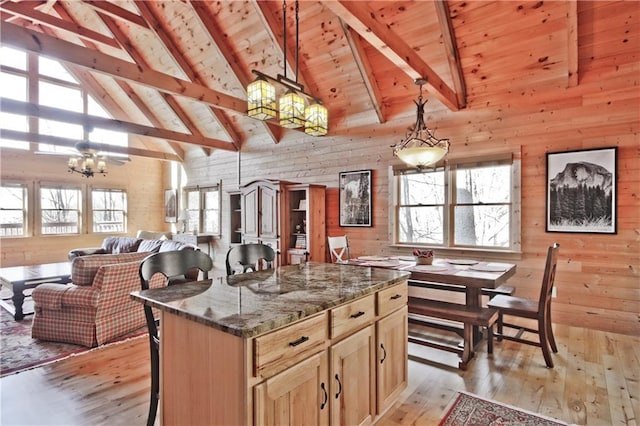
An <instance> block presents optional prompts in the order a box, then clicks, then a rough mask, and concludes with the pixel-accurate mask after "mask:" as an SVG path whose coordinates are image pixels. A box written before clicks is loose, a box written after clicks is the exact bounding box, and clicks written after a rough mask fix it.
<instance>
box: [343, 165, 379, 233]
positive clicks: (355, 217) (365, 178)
mask: <svg viewBox="0 0 640 426" xmlns="http://www.w3.org/2000/svg"><path fill="white" fill-rule="evenodd" d="M339 189H340V191H339V194H340V204H339V206H340V212H339V213H340V226H372V225H373V224H372V221H371V209H372V202H371V170H358V171H354V172H341V173H340V177H339Z"/></svg>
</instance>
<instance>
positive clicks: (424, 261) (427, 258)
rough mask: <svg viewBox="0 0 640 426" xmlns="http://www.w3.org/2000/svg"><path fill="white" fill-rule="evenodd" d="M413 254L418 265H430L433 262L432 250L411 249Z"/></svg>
mask: <svg viewBox="0 0 640 426" xmlns="http://www.w3.org/2000/svg"><path fill="white" fill-rule="evenodd" d="M413 255H414V256H415V258H416V263H417V264H418V265H431V264H432V263H433V250H423V249H413Z"/></svg>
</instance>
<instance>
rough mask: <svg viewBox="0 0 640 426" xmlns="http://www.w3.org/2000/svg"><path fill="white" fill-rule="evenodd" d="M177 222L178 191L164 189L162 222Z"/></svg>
mask: <svg viewBox="0 0 640 426" xmlns="http://www.w3.org/2000/svg"><path fill="white" fill-rule="evenodd" d="M177 220H178V190H177V189H166V190H165V191H164V221H165V222H167V223H176V222H177Z"/></svg>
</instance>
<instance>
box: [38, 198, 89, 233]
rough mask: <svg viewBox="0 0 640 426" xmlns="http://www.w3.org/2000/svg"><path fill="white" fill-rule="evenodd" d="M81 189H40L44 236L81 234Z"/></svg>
mask: <svg viewBox="0 0 640 426" xmlns="http://www.w3.org/2000/svg"><path fill="white" fill-rule="evenodd" d="M80 200H81V194H80V190H79V189H72V188H46V187H42V188H40V213H41V217H42V234H43V235H51V234H78V233H80V222H79V218H80Z"/></svg>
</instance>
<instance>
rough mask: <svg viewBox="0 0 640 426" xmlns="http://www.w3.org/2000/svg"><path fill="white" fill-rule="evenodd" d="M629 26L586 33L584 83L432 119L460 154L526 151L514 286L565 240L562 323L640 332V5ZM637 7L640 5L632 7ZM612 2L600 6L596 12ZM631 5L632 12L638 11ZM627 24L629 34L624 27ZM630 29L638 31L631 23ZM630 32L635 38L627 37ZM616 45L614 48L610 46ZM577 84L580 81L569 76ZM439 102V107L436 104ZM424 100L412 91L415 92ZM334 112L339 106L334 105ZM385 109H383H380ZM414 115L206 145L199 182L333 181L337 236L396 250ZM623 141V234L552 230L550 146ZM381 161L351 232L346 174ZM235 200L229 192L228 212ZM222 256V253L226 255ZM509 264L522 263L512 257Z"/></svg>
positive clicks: (473, 99)
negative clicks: (393, 184)
mask: <svg viewBox="0 0 640 426" xmlns="http://www.w3.org/2000/svg"><path fill="white" fill-rule="evenodd" d="M610 7H613V8H618V9H616V10H618V12H616V13H617V14H616V15H615V16H621V15H620V14H622V15H625V16H628V15H631V16H632V19H630V20H629V19H628V20H627V21H625V23H624V25H622V24H621V25H620V26H618V25H617V24H616V25H606V26H596V27H595V28H582V29H580V33H579V35H580V56H579V73H580V74H579V84H578V85H577V87H572V88H567V87H561V88H558V87H547V88H544V87H543V86H541V87H536V88H531V90H529V91H527V92H526V93H522V94H512V93H508V92H505V93H504V94H502V95H499V96H491V97H483V96H480V94H476V95H474V96H470V99H469V105H468V107H467V108H466V109H464V110H462V111H459V112H448V111H445V110H442V109H441V110H438V111H435V112H431V111H430V106H429V104H428V105H427V123H428V124H431V125H435V126H437V129H438V130H437V131H438V135H440V136H446V137H448V138H450V140H451V142H452V148H451V153H450V156H451V157H464V156H474V155H482V154H485V153H490V152H503V151H513V152H520V153H521V158H522V251H523V253H522V256H521V258H520V259H518V260H516V262H517V264H518V272H517V275H516V276H515V277H514V279H513V280H512V283H513V284H514V285H515V286H516V287H517V294H518V295H520V296H525V297H532V298H535V297H537V295H538V291H539V286H540V281H541V279H542V272H543V268H544V258H545V255H546V249H547V247H548V246H549V245H551V244H552V243H553V242H558V243H559V244H560V247H561V248H560V264H559V267H558V272H557V279H556V280H557V281H556V284H557V297H556V298H555V299H554V302H553V315H554V319H553V320H554V321H555V322H560V323H563V324H570V325H580V326H586V327H590V328H594V329H600V330H606V331H615V332H620V333H626V334H638V333H640V324H639V320H638V313H639V312H640V244H639V240H640V238H639V237H638V235H639V234H640V217H639V212H640V200H639V196H638V188H640V176H639V175H640V161H639V160H640V138H639V136H638V130H639V127H640V118H639V117H640V107H639V104H640V89H639V84H640V79H639V75H640V73H639V71H640V62H639V58H638V51H637V49H638V44H639V42H638V37H639V31H638V28H637V25H638V15H637V11H636V13H635V14H634V13H633V12H630V13H624V12H620V10H619V7H620V4H617V5H613V6H610ZM626 7H627V8H633V6H632V5H629V4H626ZM595 8H600V9H599V10H598V11H595V12H594V10H593V9H595ZM602 8H603V6H602V3H597V4H596V3H594V4H593V9H592V6H591V3H590V2H585V4H581V7H580V13H581V14H593V13H606V11H605V12H603V10H602ZM627 11H631V9H627ZM625 25H626V28H627V30H624V28H625ZM629 26H631V27H633V31H628V28H629ZM624 37H627V40H626V41H625V40H623V38H624ZM605 45H606V46H607V47H606V49H605V47H604V46H605ZM567 81H568V80H567ZM429 102H430V103H437V101H436V100H433V99H432V100H430V101H429ZM407 103H408V104H411V105H412V104H413V100H412V99H407ZM330 109H331V107H330V105H329V110H330ZM371 114H372V115H373V114H374V112H373V111H371ZM412 120H413V118H397V119H396V117H392V118H391V119H390V120H389V121H388V122H387V123H385V124H381V125H375V126H370V127H362V128H352V127H350V128H349V130H344V129H345V126H349V125H350V124H351V123H341V125H335V123H334V124H333V126H335V127H331V128H330V136H328V137H323V138H312V137H307V136H305V135H304V134H302V133H300V132H291V131H290V132H288V133H287V134H286V136H285V137H284V139H283V140H282V141H281V142H280V143H279V144H277V145H274V144H273V143H268V142H265V140H266V137H264V136H262V135H256V136H250V137H249V138H248V140H247V141H246V142H245V144H244V146H243V149H242V153H241V155H240V159H241V160H240V178H238V156H237V154H235V153H223V152H216V153H214V155H212V156H211V157H210V158H206V157H204V156H203V155H201V154H199V153H194V154H193V155H190V156H189V158H188V162H187V164H186V168H187V173H188V176H189V181H190V183H206V182H215V181H217V180H218V179H222V182H223V190H224V191H228V190H232V189H234V188H235V187H236V186H237V184H238V181H240V182H241V183H242V184H245V183H247V182H250V181H252V180H254V179H258V178H270V179H285V180H290V181H298V182H303V183H317V184H322V185H326V186H327V188H328V190H327V215H328V217H327V235H340V234H345V233H346V234H347V235H348V236H349V239H350V241H351V243H352V255H355V256H358V255H363V254H372V253H374V254H378V253H387V254H396V253H398V251H397V250H394V249H393V248H391V247H390V246H389V245H390V243H391V240H390V238H391V237H390V229H389V214H390V212H389V208H388V203H389V176H388V169H389V166H390V165H392V164H396V163H397V160H396V159H394V158H393V157H392V155H391V150H390V148H389V146H390V145H391V144H393V143H395V142H397V141H398V140H399V139H400V138H401V136H402V135H403V134H404V131H405V129H406V127H408V126H409V125H411V124H412ZM610 146H616V147H618V206H617V207H618V218H617V220H618V232H617V234H616V235H603V234H565V233H547V232H545V182H546V176H545V175H546V153H547V152H558V151H566V150H580V149H588V148H596V147H610ZM361 169H372V170H373V184H374V195H373V196H374V211H373V216H374V219H373V220H374V226H373V227H371V228H340V227H339V225H338V192H337V186H338V173H339V172H342V171H350V170H361ZM228 204H229V198H228V196H227V195H226V194H225V195H224V196H223V211H226V210H227V209H228ZM222 226H223V238H222V240H221V241H219V242H217V247H216V251H217V253H219V255H218V256H216V266H217V267H223V265H222V263H221V262H224V256H223V254H224V253H225V252H226V250H227V247H228V230H229V225H228V216H227V215H223V223H222ZM220 254H222V255H220ZM509 261H513V260H512V259H509Z"/></svg>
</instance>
